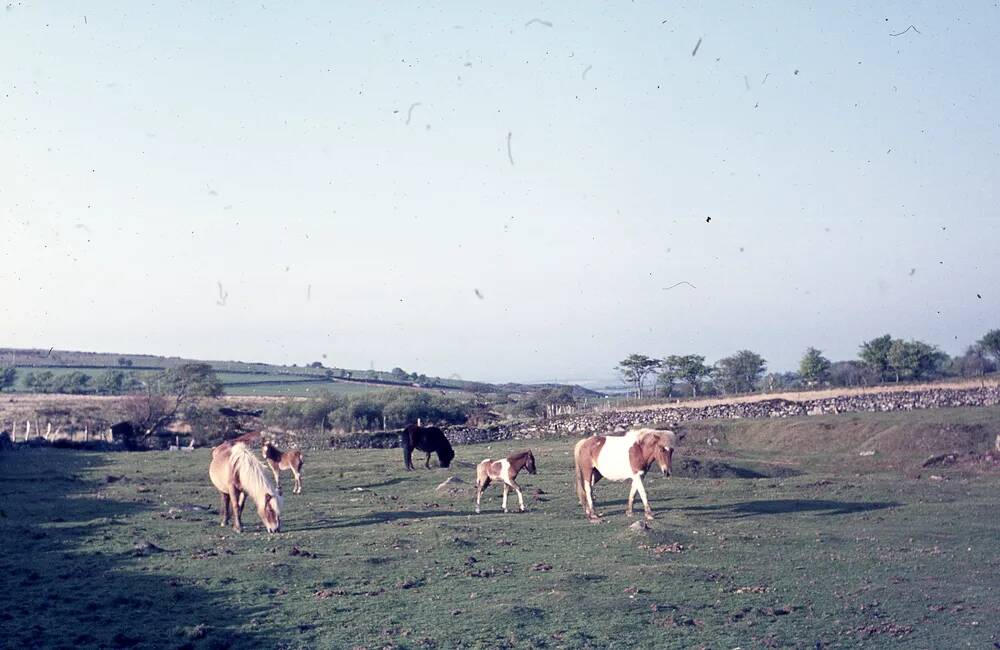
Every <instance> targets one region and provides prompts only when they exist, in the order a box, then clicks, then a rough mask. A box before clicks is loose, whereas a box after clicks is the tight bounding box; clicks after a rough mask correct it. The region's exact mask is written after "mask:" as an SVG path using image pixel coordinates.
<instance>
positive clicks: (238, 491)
mask: <svg viewBox="0 0 1000 650" xmlns="http://www.w3.org/2000/svg"><path fill="white" fill-rule="evenodd" d="M208 476H209V478H211V479H212V484H213V485H215V487H216V489H218V490H219V493H220V495H221V497H222V505H221V506H220V508H219V510H220V512H221V514H222V521H221V522H220V524H219V525H220V526H226V525H227V524H228V523H229V515H230V511H232V514H233V529H234V530H235V531H236V532H241V531H242V530H243V526H242V524H241V522H240V518H241V517H242V516H243V504H244V502H245V501H246V498H247V494H249V495H250V497H251V498H252V499H253V500H254V503H256V504H257V514H258V515H260V520H261V521H262V522H264V527H265V528H267V532H269V533H276V532H278V531H280V530H281V496H280V495H279V494H278V493H277V492H276V490H275V489H274V486H272V485H271V481H270V479H268V478H267V474H266V473H265V472H264V465H263V463H261V462H260V461H259V460H257V458H256V456H254V455H253V452H251V451H250V450H249V449H247V446H246V444H244V443H242V442H237V443H232V442H224V443H222V444H221V445H219V446H218V447H216V448H214V449H213V450H212V464H211V465H209V467H208Z"/></svg>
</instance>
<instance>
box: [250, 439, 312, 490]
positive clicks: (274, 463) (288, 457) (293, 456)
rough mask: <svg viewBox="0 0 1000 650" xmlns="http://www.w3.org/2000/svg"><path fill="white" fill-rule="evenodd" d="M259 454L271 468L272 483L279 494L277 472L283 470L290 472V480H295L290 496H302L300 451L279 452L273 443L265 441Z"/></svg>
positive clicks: (279, 477) (279, 487)
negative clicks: (276, 487)
mask: <svg viewBox="0 0 1000 650" xmlns="http://www.w3.org/2000/svg"><path fill="white" fill-rule="evenodd" d="M260 453H261V454H262V455H263V456H264V460H266V461H267V464H268V465H269V466H270V467H271V472H272V473H273V474H274V482H275V484H276V485H277V486H278V492H279V493H281V476H279V475H278V472H279V471H280V470H283V469H290V470H292V478H294V479H295V487H293V488H292V494H302V452H301V451H299V450H298V449H293V450H291V451H281V450H280V449H278V448H277V447H275V446H274V443H273V442H271V441H270V440H265V441H264V444H263V445H261V448H260Z"/></svg>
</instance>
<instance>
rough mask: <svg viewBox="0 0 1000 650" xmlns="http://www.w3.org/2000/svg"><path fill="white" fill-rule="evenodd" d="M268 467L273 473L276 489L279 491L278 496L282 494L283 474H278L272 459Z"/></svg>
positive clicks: (268, 462)
mask: <svg viewBox="0 0 1000 650" xmlns="http://www.w3.org/2000/svg"><path fill="white" fill-rule="evenodd" d="M267 466H268V467H270V468H271V473H272V474H274V489H276V490H277V491H278V494H281V473H280V472H278V467H277V465H275V464H274V463H272V462H271V461H270V459H269V460H268V461H267Z"/></svg>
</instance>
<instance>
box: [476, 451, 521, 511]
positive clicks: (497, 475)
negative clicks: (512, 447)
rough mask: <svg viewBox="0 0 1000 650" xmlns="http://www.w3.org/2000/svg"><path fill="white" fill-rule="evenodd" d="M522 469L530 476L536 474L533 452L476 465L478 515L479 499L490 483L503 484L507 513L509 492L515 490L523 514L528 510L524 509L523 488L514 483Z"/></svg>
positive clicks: (504, 509) (484, 460) (485, 461)
mask: <svg viewBox="0 0 1000 650" xmlns="http://www.w3.org/2000/svg"><path fill="white" fill-rule="evenodd" d="M522 469H526V470H528V473H529V474H534V473H535V456H534V454H532V453H531V450H530V449H528V450H527V451H522V452H521V453H519V454H511V455H510V456H507V457H506V458H503V459H501V460H491V459H489V458H484V459H483V460H482V461H481V462H480V463H479V464H478V465H476V514H479V499H480V497H482V496H483V490H485V489H486V488H487V487H488V486H489V484H490V481H502V482H503V511H504V512H507V492H508V491H510V488H514V491H515V492H517V501H518V503H520V504H521V512H524V511H525V510H527V508H525V507H524V497H523V496H521V486H520V485H518V484H517V483H515V482H514V479H515V478H516V477H517V473H518V472H520V471H521V470H522Z"/></svg>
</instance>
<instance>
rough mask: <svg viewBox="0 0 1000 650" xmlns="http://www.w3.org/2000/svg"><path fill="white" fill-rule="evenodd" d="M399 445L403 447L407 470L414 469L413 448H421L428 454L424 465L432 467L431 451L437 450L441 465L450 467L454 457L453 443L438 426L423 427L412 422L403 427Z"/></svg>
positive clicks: (404, 462)
mask: <svg viewBox="0 0 1000 650" xmlns="http://www.w3.org/2000/svg"><path fill="white" fill-rule="evenodd" d="M399 446H400V447H402V448H403V464H404V465H405V466H406V469H407V471H409V470H412V469H413V450H414V449H419V450H420V451H422V452H424V453H426V454H427V460H425V461H424V467H426V468H427V469H430V468H431V453H432V452H437V455H438V462H439V463H441V467H448V465H450V464H451V461H452V459H453V458H455V450H454V449H452V448H451V443H450V442H448V438H446V437H445V435H444V431H442V430H441V429H438V428H437V427H422V426H420V425H419V424H411V425H410V426H408V427H406V428H405V429H403V432H402V433H400V434H399Z"/></svg>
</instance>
